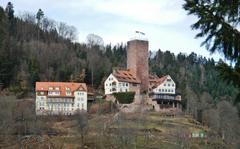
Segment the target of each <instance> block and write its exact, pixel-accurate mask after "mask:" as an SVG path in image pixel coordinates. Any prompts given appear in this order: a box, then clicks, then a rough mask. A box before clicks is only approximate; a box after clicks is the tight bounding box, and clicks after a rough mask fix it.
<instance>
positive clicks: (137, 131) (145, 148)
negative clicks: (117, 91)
mask: <svg viewBox="0 0 240 149" xmlns="http://www.w3.org/2000/svg"><path fill="white" fill-rule="evenodd" d="M88 119H89V120H88V122H87V124H88V126H86V127H84V129H85V132H84V137H83V144H84V147H82V145H81V143H82V142H81V133H79V132H78V131H77V130H78V126H77V125H78V122H77V120H74V119H65V120H64V119H62V120H61V119H59V120H56V121H54V120H53V122H52V126H53V129H54V130H55V131H56V132H57V134H58V135H56V134H54V133H52V135H50V136H26V137H25V138H22V139H21V142H22V143H21V145H22V146H24V147H25V148H28V147H30V146H31V147H34V148H37V147H38V148H46V147H50V148H69V149H74V148H91V149H92V148H96V149H101V148H109V149H111V148H115V149H118V148H119V149H120V148H121V149H123V148H129V149H130V148H139V149H141V148H142V149H153V148H154V149H160V148H164V149H177V148H194V149H200V148H201V149H204V148H218V147H221V148H222V149H224V148H229V146H228V147H227V146H226V144H224V142H223V141H221V139H220V138H219V137H216V135H214V132H213V131H212V130H210V129H209V128H207V127H204V126H202V125H201V124H200V123H198V122H196V121H195V120H194V119H192V118H191V117H189V116H184V115H177V116H167V115H162V114H159V113H155V112H150V113H140V114H128V115H125V114H120V113H118V114H100V115H99V114H93V115H92V114H90V115H88ZM191 133H204V135H206V137H204V138H200V137H198V138H191V137H190V136H191ZM13 146H15V147H17V148H18V147H19V144H14V143H13V144H12V145H10V146H9V147H13Z"/></svg>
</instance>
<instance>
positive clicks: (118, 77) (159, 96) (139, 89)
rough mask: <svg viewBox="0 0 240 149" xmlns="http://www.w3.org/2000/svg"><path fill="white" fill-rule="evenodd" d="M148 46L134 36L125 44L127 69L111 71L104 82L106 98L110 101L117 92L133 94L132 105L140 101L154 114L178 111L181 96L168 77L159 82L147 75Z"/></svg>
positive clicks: (157, 78)
mask: <svg viewBox="0 0 240 149" xmlns="http://www.w3.org/2000/svg"><path fill="white" fill-rule="evenodd" d="M148 47H149V43H148V40H147V39H146V38H143V37H141V36H137V37H135V38H133V39H131V40H130V41H128V42H127V69H124V70H122V69H118V70H113V72H112V73H111V74H110V75H109V77H108V78H107V79H106V80H105V82H104V90H105V95H106V96H107V97H111V95H112V94H113V93H117V92H135V99H134V103H140V102H142V101H140V100H142V98H140V96H141V95H142V94H145V95H147V99H144V100H145V101H143V102H144V103H145V104H148V105H151V106H152V108H153V109H154V110H156V111H172V110H174V111H180V110H181V96H180V94H176V91H175V90H176V84H175V82H174V81H173V79H172V78H171V77H170V75H166V76H163V77H161V78H159V77H158V76H156V75H150V74H149V64H148V58H149V56H148Z"/></svg>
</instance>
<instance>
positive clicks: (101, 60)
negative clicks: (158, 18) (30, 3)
mask: <svg viewBox="0 0 240 149" xmlns="http://www.w3.org/2000/svg"><path fill="white" fill-rule="evenodd" d="M13 12H14V11H13ZM13 12H12V11H10V12H9V13H8V12H6V11H5V10H4V9H3V8H2V7H0V98H1V100H0V101H1V104H0V107H1V108H0V114H1V116H0V130H1V131H2V132H3V134H6V135H2V136H0V142H1V143H0V144H5V143H6V144H8V141H9V140H11V139H12V140H14V141H16V140H17V139H19V138H22V137H28V135H37V136H39V138H38V139H40V140H41V139H42V137H43V138H44V137H47V136H45V135H46V134H48V133H49V132H50V133H52V135H53V136H54V135H58V133H57V132H55V129H60V133H62V132H61V130H62V129H64V131H66V130H68V131H70V132H72V131H73V130H74V129H75V127H76V126H74V124H75V123H76V120H77V119H78V118H79V117H75V118H74V119H70V120H66V121H63V120H61V117H60V118H59V117H58V118H59V119H60V122H59V120H57V121H58V122H55V121H51V118H50V120H49V119H48V117H47V118H46V119H47V120H46V119H45V118H39V117H36V115H35V109H34V106H33V105H34V102H33V101H34V100H33V99H34V89H35V82H36V81H63V82H64V81H71V82H85V83H87V85H89V86H92V87H93V88H94V92H97V93H98V94H100V95H101V94H103V82H104V80H105V79H106V77H107V76H108V75H109V74H110V73H111V72H112V68H115V67H124V68H125V67H126V45H125V43H121V44H118V45H111V44H109V45H102V44H100V43H99V42H97V43H94V42H92V41H94V38H96V36H95V37H94V38H93V39H91V38H92V37H91V36H90V38H88V40H87V41H86V43H78V42H77V41H76V39H77V37H76V35H77V31H76V29H75V27H73V26H71V25H67V24H66V23H63V22H58V21H55V20H53V19H50V18H47V16H44V15H43V16H42V19H37V18H36V16H35V14H31V13H23V14H22V15H15V14H14V13H13ZM80 35H81V34H80ZM116 36H117V35H116ZM97 38H98V39H99V38H100V39H101V37H97ZM173 42H174V41H173ZM159 48H160V47H159ZM150 50H152V51H156V50H157V49H150ZM165 50H166V49H163V50H160V49H159V50H158V51H156V53H155V54H153V52H151V51H149V68H150V73H151V74H156V75H158V76H162V75H166V74H169V75H171V77H172V78H173V80H174V81H176V87H177V93H180V94H181V95H182V99H183V100H182V105H183V111H184V114H186V115H188V116H187V117H185V116H179V117H175V118H169V117H162V116H161V115H159V114H157V113H147V115H148V116H146V121H147V122H146V125H145V122H144V121H142V120H141V119H140V118H141V116H139V115H137V116H136V115H133V116H132V117H131V115H129V116H130V117H128V115H127V116H126V117H124V119H126V121H125V120H123V121H122V122H123V124H121V127H122V126H125V125H127V129H117V128H118V127H119V126H118V124H117V123H116V122H117V121H113V122H112V124H111V125H109V127H108V131H106V132H109V134H105V131H102V129H103V128H104V129H105V127H107V126H106V125H104V124H103V123H102V124H100V125H97V123H98V122H99V123H101V122H102V121H105V120H106V119H111V118H112V117H113V115H104V114H102V115H90V116H89V125H90V130H89V137H93V138H92V139H91V138H89V139H87V140H88V141H90V142H86V144H87V145H89V146H91V144H94V145H96V146H99V145H100V146H103V147H104V145H109V146H110V145H111V144H109V143H108V141H109V140H110V141H109V142H110V143H112V142H113V143H112V144H114V145H118V144H116V142H119V140H120V142H121V141H122V143H123V145H126V146H128V145H130V147H132V145H134V144H132V142H134V138H135V142H134V143H136V140H137V141H139V143H137V144H138V145H140V146H138V147H141V146H144V145H146V144H144V142H141V139H142V137H139V138H138V137H136V134H135V133H129V132H134V130H136V132H137V133H139V134H140V136H141V135H144V133H145V131H147V132H150V134H151V132H153V135H151V136H152V138H149V140H151V139H152V140H151V143H150V144H148V143H147V145H148V147H150V148H154V147H156V146H161V145H165V144H167V145H169V148H171V147H172V148H178V147H179V145H180V144H181V143H179V142H184V141H185V142H184V144H183V146H184V145H189V146H191V145H192V144H194V143H195V141H196V144H197V146H199V147H200V148H201V147H203V148H204V147H208V146H209V145H211V143H210V144H208V143H207V144H206V143H205V142H201V141H200V142H197V141H198V140H192V141H193V142H194V143H193V142H192V141H190V143H189V144H188V143H187V142H188V141H186V140H184V139H183V138H181V135H172V133H171V131H172V132H173V134H179V132H177V131H178V130H183V132H186V133H189V132H191V131H192V130H206V131H209V130H210V131H209V132H210V134H212V132H213V134H214V135H213V136H214V137H216V142H215V140H214V138H213V140H214V141H213V144H215V143H216V145H220V146H224V145H225V144H227V146H234V145H237V143H239V136H240V132H239V130H240V129H239V127H240V126H239V111H240V104H234V100H235V99H236V98H237V95H238V94H239V88H236V87H234V86H233V82H226V81H225V80H223V79H222V78H221V77H220V76H219V72H218V69H217V67H216V65H217V64H216V63H217V62H215V61H214V60H213V59H207V58H204V57H202V56H200V55H196V54H195V53H191V54H189V55H187V54H183V53H179V54H177V55H175V54H173V53H171V52H170V51H165ZM163 51H165V52H163ZM9 95H12V96H10V97H9ZM23 98H30V102H31V103H26V104H23V105H22V106H20V105H21V104H19V103H21V101H23V103H25V102H24V100H23ZM97 102H104V101H102V100H100V101H97ZM96 104H98V103H96ZM26 107H28V108H26ZM90 108H91V107H90ZM189 117H191V118H189ZM58 118H56V119H58ZM98 118H99V120H98ZM138 118H139V119H138ZM138 120H139V121H141V124H139V123H137V122H138ZM195 120H197V121H198V122H195ZM61 123H64V124H65V123H66V124H67V125H69V127H65V126H61ZM183 123H184V125H183ZM199 123H200V124H199ZM196 124H197V125H196ZM84 125H85V124H84ZM96 125H97V126H99V128H98V129H100V130H101V131H100V132H101V133H100V134H101V135H102V136H103V135H104V137H106V138H107V139H106V140H103V141H100V142H98V143H94V142H91V141H92V140H96V141H99V140H101V139H102V138H104V137H99V138H95V136H94V131H95V130H96V132H97V131H98V130H97V129H96V128H97V127H96ZM203 125H204V127H203ZM52 126H53V127H52ZM151 126H152V127H151ZM131 127H133V128H131ZM207 127H208V128H209V130H208V129H207ZM130 128H131V129H130ZM118 130H123V131H118ZM170 130H171V131H170ZM211 130H212V131H211ZM68 131H67V132H66V133H69V132H68ZM111 131H113V132H114V133H115V131H116V132H117V133H118V136H119V137H118V138H117V141H116V140H115V141H116V142H114V140H111V139H114V137H113V136H115V135H111V133H112V132H111ZM79 132H83V131H79ZM96 132H95V134H96ZM66 133H63V134H64V137H63V138H62V137H61V135H60V134H59V135H58V137H52V138H50V142H49V143H50V144H52V143H56V142H60V145H62V144H61V143H62V142H63V141H62V140H61V139H64V141H65V142H68V141H69V142H73V144H75V143H74V141H76V137H74V138H73V139H71V135H70V136H67V137H66V138H65V135H66ZM122 133H124V135H121V134H122ZM155 133H156V134H155ZM181 133H182V132H181ZM8 134H11V135H12V136H11V135H8ZM70 134H71V133H70ZM97 134H98V133H97ZM125 134H127V135H126V136H125ZM128 134H129V136H128ZM16 136H17V137H19V138H17V137H16ZM158 136H159V137H158ZM125 137H127V138H125ZM47 138H48V137H47ZM219 138H222V140H223V142H224V143H223V142H222V141H219ZM48 139H49V138H48ZM51 139H53V140H51ZM55 139H56V140H55ZM77 139H79V138H77ZM104 139H105V138H104ZM176 140H180V141H177V143H176ZM30 141H31V138H30ZM55 141H56V142H55ZM78 141H79V140H78ZM104 141H106V142H105V143H102V142H104ZM43 142H44V141H43ZM129 142H131V143H129ZM163 142H164V143H163ZM18 143H19V142H18ZM185 143H186V144H185ZM15 144H17V143H16V142H15ZM44 144H47V143H45V142H44ZM70 144H71V143H70ZM76 144H77V145H76V146H79V144H78V143H76ZM10 145H11V144H10ZM121 145H122V144H121ZM211 147H212V146H211ZM57 148H60V147H57ZM96 148H97V147H96ZM183 148H184V147H183ZM213 148H214V147H213ZM216 148H217V147H216Z"/></svg>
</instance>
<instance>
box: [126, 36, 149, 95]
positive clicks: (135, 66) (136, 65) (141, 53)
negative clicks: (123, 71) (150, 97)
mask: <svg viewBox="0 0 240 149" xmlns="http://www.w3.org/2000/svg"><path fill="white" fill-rule="evenodd" d="M127 69H130V70H131V71H133V73H135V74H136V76H137V77H138V78H139V79H140V80H141V86H140V91H141V92H145V91H148V85H149V80H148V79H149V68H148V41H147V40H145V39H133V40H130V41H128V42H127Z"/></svg>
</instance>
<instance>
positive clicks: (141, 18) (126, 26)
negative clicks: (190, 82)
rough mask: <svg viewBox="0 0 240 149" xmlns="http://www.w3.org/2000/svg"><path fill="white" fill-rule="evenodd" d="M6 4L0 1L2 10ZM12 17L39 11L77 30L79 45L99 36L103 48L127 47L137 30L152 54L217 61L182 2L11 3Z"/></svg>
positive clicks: (71, 0)
mask: <svg viewBox="0 0 240 149" xmlns="http://www.w3.org/2000/svg"><path fill="white" fill-rule="evenodd" d="M8 1H9V0H1V1H0V5H1V6H3V7H4V8H5V6H6V4H7V2H8ZM11 2H12V3H13V5H14V10H15V15H17V14H19V13H20V12H23V11H28V12H32V13H34V14H35V13H36V12H37V10H38V9H39V8H41V9H42V10H43V11H44V14H45V16H47V17H49V18H51V19H54V20H56V21H62V22H66V23H67V24H68V25H73V26H75V27H76V28H77V29H78V33H79V35H78V37H79V42H85V41H86V36H87V35H88V34H89V33H94V34H97V35H99V36H101V37H102V38H103V40H104V42H105V44H108V43H112V44H117V43H121V42H123V43H126V41H128V40H129V39H130V38H131V37H133V35H134V32H135V31H136V30H140V31H142V32H144V33H145V34H146V36H147V38H148V40H149V46H150V50H151V51H156V50H158V49H161V50H163V51H166V50H169V51H171V52H173V53H175V54H178V53H179V52H183V53H187V54H189V53H191V52H192V51H193V52H195V53H197V54H200V55H203V56H206V57H213V58H214V59H215V60H218V59H219V58H220V57H221V56H220V55H219V54H213V55H210V54H209V52H208V51H207V50H206V49H205V47H200V44H201V42H202V41H203V40H204V39H203V38H201V39H195V35H196V33H197V31H193V30H191V27H190V25H191V24H193V23H194V22H195V21H196V18H195V17H194V16H187V12H186V11H184V10H183V8H182V4H183V1H182V0H12V1H11Z"/></svg>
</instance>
